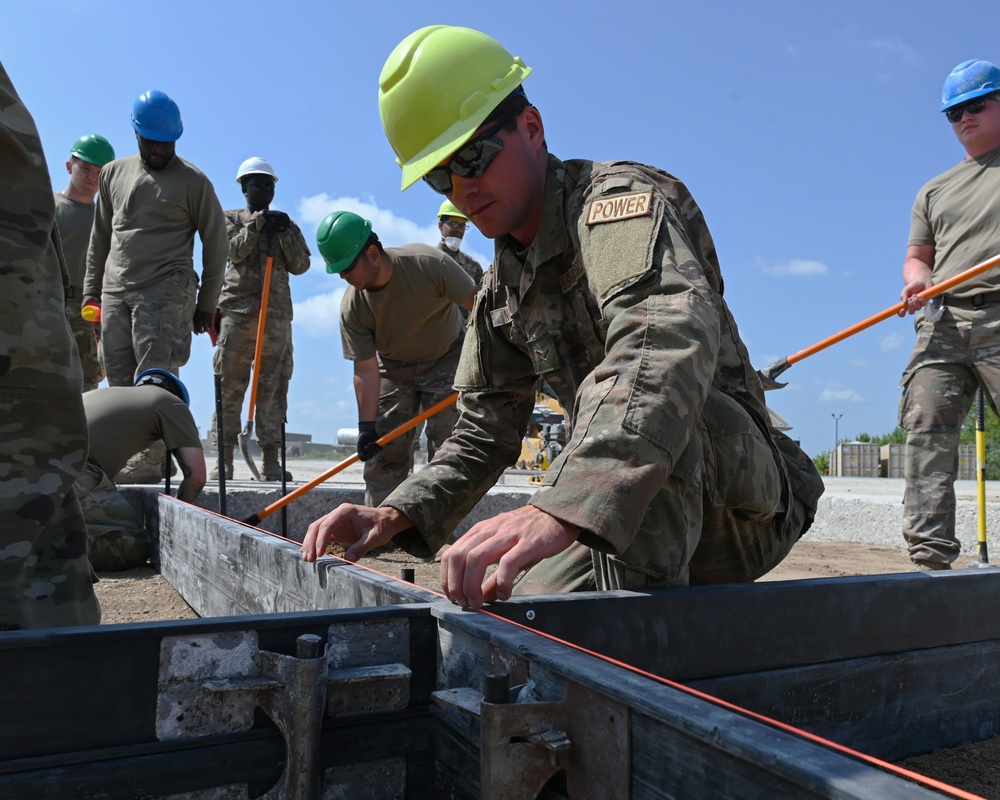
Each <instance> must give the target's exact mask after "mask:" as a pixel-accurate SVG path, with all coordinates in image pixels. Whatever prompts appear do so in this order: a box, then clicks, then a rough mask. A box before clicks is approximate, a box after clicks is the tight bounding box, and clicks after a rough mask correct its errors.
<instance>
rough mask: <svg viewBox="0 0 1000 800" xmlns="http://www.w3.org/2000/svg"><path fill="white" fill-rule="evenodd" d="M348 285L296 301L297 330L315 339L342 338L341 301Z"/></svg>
mask: <svg viewBox="0 0 1000 800" xmlns="http://www.w3.org/2000/svg"><path fill="white" fill-rule="evenodd" d="M345 288H347V287H346V285H345V286H343V287H341V288H339V289H335V290H334V291H332V292H327V293H326V294H318V295H315V296H313V297H310V298H309V299H307V300H303V301H302V302H301V303H295V330H296V331H298V332H301V333H304V334H305V335H306V336H309V337H311V338H314V339H323V338H327V337H330V336H333V337H336V338H337V339H338V340H339V338H340V301H341V299H342V298H343V296H344V289H345Z"/></svg>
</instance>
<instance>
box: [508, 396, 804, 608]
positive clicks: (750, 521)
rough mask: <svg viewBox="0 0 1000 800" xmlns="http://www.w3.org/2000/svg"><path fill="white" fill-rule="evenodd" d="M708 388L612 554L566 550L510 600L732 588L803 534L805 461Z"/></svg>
mask: <svg viewBox="0 0 1000 800" xmlns="http://www.w3.org/2000/svg"><path fill="white" fill-rule="evenodd" d="M764 425H765V423H763V421H761V420H757V421H756V422H755V421H754V418H753V416H752V415H751V414H750V413H749V412H748V411H747V410H746V409H745V408H744V407H743V406H741V405H740V404H739V403H738V402H737V401H735V400H733V399H732V398H730V397H727V396H726V395H724V394H722V393H721V392H717V391H715V390H712V391H711V392H710V394H709V397H708V400H707V401H706V404H705V409H704V412H703V414H702V417H701V419H700V420H699V422H698V427H697V435H696V436H695V437H694V438H693V439H692V440H691V442H689V444H688V446H687V447H686V448H685V450H684V452H683V453H682V454H681V456H680V458H679V459H678V461H677V464H676V466H675V468H674V472H673V473H672V474H671V475H670V476H669V477H668V478H667V480H666V483H665V484H664V488H663V490H662V491H660V492H659V493H658V494H657V495H656V497H655V498H654V499H653V502H652V503H651V504H650V507H649V510H648V511H647V513H646V516H645V517H644V518H643V521H642V524H641V526H640V530H639V532H638V533H637V534H636V537H635V540H634V543H633V545H632V546H630V547H629V548H628V550H626V551H625V552H624V553H622V554H621V555H620V556H611V555H608V554H605V553H600V552H598V551H596V550H591V549H590V548H587V547H584V546H583V545H581V544H574V546H573V547H571V548H570V549H568V550H566V551H564V552H563V553H560V554H559V555H558V556H556V557H555V558H550V559H546V560H545V561H542V562H541V563H539V564H538V565H537V566H535V567H533V568H532V569H530V570H528V571H527V572H526V573H525V574H524V575H523V576H522V578H521V579H520V580H519V582H518V583H517V585H516V586H515V590H514V591H515V593H516V594H541V593H552V592H570V591H589V590H595V589H596V590H610V589H638V590H641V589H653V588H668V587H671V586H684V585H686V584H688V583H691V584H719V583H742V582H748V581H753V580H756V579H757V578H759V577H760V576H762V575H764V574H766V573H767V572H769V571H770V570H772V569H773V568H774V567H776V566H777V565H778V564H779V563H781V561H782V560H783V559H784V558H785V556H787V555H788V553H789V551H790V550H791V549H792V546H793V545H794V544H795V543H796V542H797V541H798V540H799V538H800V537H801V536H802V535H803V534H804V533H805V532H806V531H807V530H808V529H809V526H810V525H811V524H812V520H813V518H814V516H815V513H816V506H817V504H818V501H819V497H820V495H821V494H822V492H823V481H822V479H821V478H820V476H819V473H818V472H817V471H816V468H815V466H813V463H812V461H811V460H810V459H809V457H808V456H807V455H806V454H805V453H803V452H802V450H801V449H800V448H799V447H798V446H797V445H796V444H795V443H794V442H792V440H791V439H789V438H788V437H787V436H785V435H784V434H781V433H779V432H777V431H773V430H772V431H770V433H769V434H768V435H765V434H764V433H763V432H762V428H763V427H764Z"/></svg>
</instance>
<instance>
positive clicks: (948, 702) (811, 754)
mask: <svg viewBox="0 0 1000 800" xmlns="http://www.w3.org/2000/svg"><path fill="white" fill-rule="evenodd" d="M145 500H146V506H147V509H148V513H149V520H150V524H151V527H152V528H153V529H154V530H156V531H158V540H159V545H158V554H157V557H158V560H159V566H160V569H161V571H162V572H163V574H164V575H165V576H166V577H167V578H168V579H169V580H170V581H171V583H173V584H174V586H175V587H177V589H178V590H179V591H180V593H181V594H182V595H183V596H184V598H185V599H186V600H187V602H188V603H189V604H191V605H192V607H193V608H194V609H195V610H196V611H197V612H198V613H199V614H202V615H203V616H205V617H206V618H205V619H201V620H196V621H184V622H172V623H151V624H145V625H122V626H106V627H103V628H89V629H65V630H50V631H24V632H14V633H9V634H3V635H0V665H2V674H3V675H4V678H5V679H4V681H2V682H0V706H2V707H3V709H4V713H3V714H2V715H0V753H2V756H0V796H3V797H5V798H32V800H36V798H57V797H58V798H62V797H79V798H89V797H102V798H131V797H137V796H152V797H166V796H169V797H171V798H181V797H183V798H192V800H193V799H194V798H198V799H199V800H200V799H201V798H208V797H226V798H229V797H267V798H278V797H285V798H302V799H303V800H311V799H312V798H341V797H345V798H351V797H365V798H369V797H370V798H402V797H421V798H422V797H433V798H437V797H446V798H466V797H469V798H471V797H485V798H498V799H499V798H503V800H508V799H509V798H520V797H526V798H527V797H531V798H534V797H538V796H545V797H574V798H575V797H585V798H586V797H601V798H604V797H609V798H611V797H614V798H626V797H635V798H668V797H683V798H688V797H698V798H700V797H712V798H723V799H725V798H733V799H734V800H735V798H740V800H743V799H744V798H768V800H771V798H776V797H781V798H800V797H801V798H867V799H870V800H892V799H893V798H921V797H928V798H929V797H937V796H941V795H940V794H939V793H938V792H936V791H933V790H932V789H929V788H925V787H923V786H920V785H917V784H914V783H911V782H908V781H905V780H903V779H902V778H900V777H897V776H895V775H892V774H889V773H887V772H886V771H884V770H883V769H879V768H876V767H875V766H872V763H871V761H870V760H865V759H863V758H860V757H857V756H852V755H847V754H845V753H843V752H841V751H839V750H838V749H837V748H836V746H835V745H830V744H824V743H822V742H818V741H815V740H810V739H808V738H806V737H805V736H804V735H802V734H800V733H798V732H797V731H798V730H802V731H807V732H810V733H813V734H817V735H819V736H822V737H825V738H826V739H829V740H831V741H833V742H836V743H838V744H839V745H841V746H844V747H849V748H854V749H859V750H861V751H863V752H865V753H867V754H868V756H869V757H877V758H884V759H899V758H902V757H905V756H907V755H913V754H917V753H923V752H926V751H927V750H929V749H931V748H934V747H942V746H949V745H954V744H959V743H963V742H967V741H973V740H978V739H982V738H986V737H989V736H991V735H995V734H996V733H998V730H997V728H998V725H1000V722H998V720H1000V713H998V711H1000V708H998V705H1000V692H998V688H1000V659H998V658H997V656H998V655H1000V622H997V620H996V617H995V615H994V614H993V613H992V609H993V608H994V607H995V605H996V601H997V600H998V599H1000V574H998V573H995V572H993V571H990V570H978V571H972V570H970V571H961V572H954V573H936V574H932V575H924V574H918V573H913V574H906V575H894V576H878V577H871V578H846V579H836V580H814V581H788V582H774V583H767V584H760V585H746V586H725V587H699V588H689V589H674V590H669V591H663V592H648V593H637V592H612V593H601V594H597V593H593V594H579V595H552V596H537V597H531V598H523V599H520V600H516V601H513V602H509V603H502V604H496V605H495V606H493V607H492V608H491V609H490V611H489V612H488V613H486V612H480V613H466V612H462V611H460V610H458V609H456V608H455V607H454V606H452V605H451V604H449V603H447V602H446V601H443V600H442V599H441V598H439V597H438V596H436V595H434V594H433V593H431V592H428V591H425V590H423V589H421V588H419V587H416V586H412V585H409V584H406V583H404V582H402V581H398V580H395V579H393V578H391V577H388V576H383V575H379V574H378V573H373V572H371V571H369V570H365V569H362V568H360V567H357V566H355V565H350V564H346V563H345V562H342V561H339V560H336V559H322V560H321V561H320V562H318V563H316V564H314V565H310V564H305V563H304V562H302V560H301V558H300V557H299V554H298V547H297V545H296V544H295V543H294V542H291V541H285V540H281V539H279V538H276V537H275V536H273V535H270V534H267V533H264V532H261V531H257V530H253V529H250V528H247V527H246V526H243V525H240V524H239V523H236V522H233V521H231V520H227V519H224V518H221V517H218V516H216V515H214V514H212V513H210V512H206V511H204V510H201V509H197V508H194V507H191V506H187V505H185V504H182V503H179V502H178V501H175V500H171V499H169V498H166V497H162V496H159V497H157V496H155V495H153V494H151V493H147V494H146V495H145ZM255 510H258V509H255ZM290 510H291V509H290ZM494 513H495V512H494ZM959 606H960V607H961V609H962V613H961V614H953V613H952V611H953V610H954V609H956V608H957V607H959ZM316 609H323V610H316ZM335 609H340V610H335ZM552 637H554V638H552ZM609 659H614V660H616V661H618V662H622V664H621V665H619V664H616V663H611V661H610V660H609ZM625 665H627V666H625ZM709 695H712V696H715V697H717V698H720V699H721V700H723V701H725V702H727V703H731V704H733V705H732V706H727V705H724V704H722V703H720V702H719V701H717V700H714V699H712V697H710V696H709ZM741 709H742V710H741ZM757 715H763V716H757ZM768 719H773V720H776V721H777V722H778V724H773V723H771V722H769V721H768ZM783 725H787V726H794V727H783ZM220 787H221V788H220Z"/></svg>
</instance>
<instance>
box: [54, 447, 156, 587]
mask: <svg viewBox="0 0 1000 800" xmlns="http://www.w3.org/2000/svg"><path fill="white" fill-rule="evenodd" d="M73 488H74V489H76V496H77V497H78V498H79V500H80V507H81V508H82V509H83V518H84V520H86V522H87V554H88V557H89V558H90V563H91V564H92V565H93V567H94V569H99V570H106V571H108V572H118V571H121V570H126V569H134V568H135V567H141V566H143V565H144V564H145V563H146V562H147V561H148V559H149V556H150V553H151V550H150V543H149V534H147V533H146V529H145V527H143V524H142V516H141V515H140V514H139V512H138V511H136V510H135V509H134V508H133V507H132V504H131V503H129V501H128V500H126V499H125V497H124V495H122V494H121V493H120V492H119V491H118V489H117V488H115V485H114V484H113V483H112V482H111V479H110V478H109V477H108V476H107V475H105V474H104V471H103V470H102V469H101V468H100V467H98V466H97V465H96V464H94V463H87V465H86V466H85V467H84V468H83V471H82V472H81V473H80V477H79V478H77V479H76V483H75V484H74V487H73Z"/></svg>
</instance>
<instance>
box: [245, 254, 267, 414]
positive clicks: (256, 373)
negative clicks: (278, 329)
mask: <svg viewBox="0 0 1000 800" xmlns="http://www.w3.org/2000/svg"><path fill="white" fill-rule="evenodd" d="M269 245H270V243H269ZM272 250H273V248H272V247H271V246H269V247H268V253H267V262H266V263H265V264H264V288H263V289H262V290H261V293H260V316H259V317H258V318H257V344H256V345H255V346H254V350H253V383H251V384H250V408H249V410H248V411H247V430H248V431H249V429H250V423H251V422H253V412H254V408H255V407H256V406H257V381H258V379H259V378H260V357H261V354H262V353H263V352H264V324H265V322H266V321H267V298H268V295H269V294H270V293H271V267H272V266H273V265H274V255H273V254H272Z"/></svg>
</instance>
